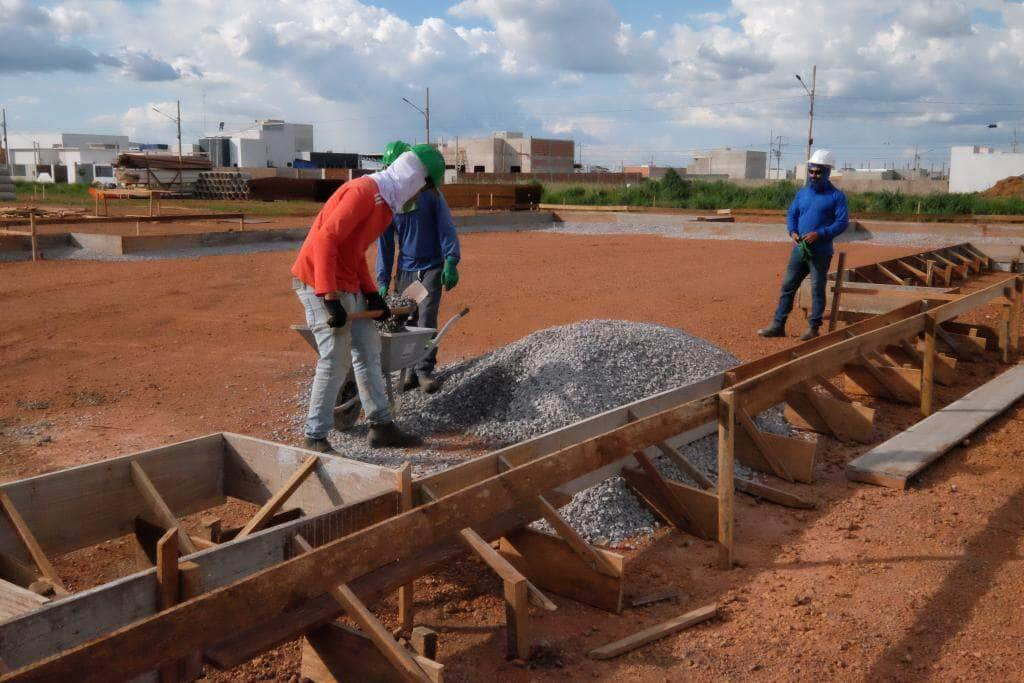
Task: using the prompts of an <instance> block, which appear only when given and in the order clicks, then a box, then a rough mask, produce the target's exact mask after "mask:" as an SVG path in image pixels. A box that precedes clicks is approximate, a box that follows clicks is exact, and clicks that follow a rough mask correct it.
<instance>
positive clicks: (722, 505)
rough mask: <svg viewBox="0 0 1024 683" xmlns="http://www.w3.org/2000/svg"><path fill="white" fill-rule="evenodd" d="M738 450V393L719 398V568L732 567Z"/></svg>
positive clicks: (729, 393)
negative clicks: (734, 458)
mask: <svg viewBox="0 0 1024 683" xmlns="http://www.w3.org/2000/svg"><path fill="white" fill-rule="evenodd" d="M735 450H736V393H735V392H734V391H732V390H728V391H723V392H721V393H719V394H718V564H719V566H720V567H721V568H722V569H729V568H731V567H732V522H733V494H734V489H733V487H734V486H735V483H734V482H733V476H734V475H733V457H734V455H735Z"/></svg>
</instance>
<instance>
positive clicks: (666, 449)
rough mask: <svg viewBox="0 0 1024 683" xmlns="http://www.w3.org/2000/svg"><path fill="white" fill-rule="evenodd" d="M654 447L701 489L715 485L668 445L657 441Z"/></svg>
mask: <svg viewBox="0 0 1024 683" xmlns="http://www.w3.org/2000/svg"><path fill="white" fill-rule="evenodd" d="M654 447H655V448H657V449H658V450H659V451H661V453H662V455H664V456H665V457H666V458H668V459H669V460H671V461H672V463H673V464H674V465H675V466H676V467H677V468H679V471H680V472H682V473H683V474H685V475H686V476H688V477H689V478H690V479H693V480H694V481H695V482H696V483H697V485H698V486H700V487H701V488H702V489H709V488H711V487H712V486H714V485H715V482H713V481H712V480H711V478H710V477H708V475H706V474H704V471H703V470H701V469H700V468H699V467H697V466H696V465H694V464H693V463H692V462H690V459H689V458H687V457H686V456H685V455H683V454H682V453H680V452H679V451H678V450H676V449H675V448H673V447H672V446H670V445H669V444H668V443H666V442H664V441H659V442H658V443H656V444H654Z"/></svg>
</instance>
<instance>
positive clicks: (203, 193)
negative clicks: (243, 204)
mask: <svg viewBox="0 0 1024 683" xmlns="http://www.w3.org/2000/svg"><path fill="white" fill-rule="evenodd" d="M250 180H251V179H250V177H249V174H248V173H231V172H226V171H203V172H201V173H200V174H199V178H198V179H197V180H196V183H195V185H194V186H193V188H192V193H193V194H194V195H195V196H196V197H200V198H201V199H248V198H249V182H250Z"/></svg>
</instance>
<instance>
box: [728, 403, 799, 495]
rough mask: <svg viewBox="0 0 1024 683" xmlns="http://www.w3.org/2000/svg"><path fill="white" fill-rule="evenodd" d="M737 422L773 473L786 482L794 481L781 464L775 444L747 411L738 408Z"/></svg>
mask: <svg viewBox="0 0 1024 683" xmlns="http://www.w3.org/2000/svg"><path fill="white" fill-rule="evenodd" d="M736 420H737V422H738V423H739V426H740V429H741V430H742V431H743V432H745V433H746V435H747V436H748V437H750V440H751V441H753V442H754V446H755V447H756V448H757V450H758V452H760V454H761V457H763V458H764V459H765V461H766V462H767V463H768V466H769V467H770V469H771V471H772V473H774V474H775V475H776V476H778V477H781V478H783V479H785V480H786V481H793V475H792V474H790V473H789V470H788V469H787V468H786V466H785V464H784V463H782V462H781V460H780V457H779V456H777V455H776V453H775V450H774V446H773V444H772V443H771V442H769V441H768V439H767V438H766V437H765V435H764V434H763V433H762V432H761V430H760V429H758V428H757V425H755V424H754V421H753V420H752V419H751V417H750V415H748V414H747V411H745V410H743V408H740V407H738V408H737V409H736Z"/></svg>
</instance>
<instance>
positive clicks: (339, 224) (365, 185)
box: [292, 176, 392, 295]
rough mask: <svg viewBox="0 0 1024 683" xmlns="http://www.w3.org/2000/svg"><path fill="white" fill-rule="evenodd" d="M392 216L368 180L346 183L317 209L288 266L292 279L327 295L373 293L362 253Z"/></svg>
mask: <svg viewBox="0 0 1024 683" xmlns="http://www.w3.org/2000/svg"><path fill="white" fill-rule="evenodd" d="M391 218H392V213H391V209H390V208H389V207H388V205H387V203H386V202H385V201H384V200H383V199H382V198H381V196H380V193H379V192H378V191H377V183H375V182H374V181H373V179H372V178H369V177H365V176H364V177H362V178H357V179H356V180H353V181H351V182H347V183H345V184H344V185H342V186H341V187H339V188H338V190H337V191H336V192H335V193H334V194H333V195H331V198H330V199H328V200H327V203H326V204H324V208H322V209H320V213H319V214H317V217H316V220H314V221H313V227H312V228H310V230H309V234H308V235H306V240H305V241H304V242H303V243H302V248H301V249H300V250H299V257H298V258H297V259H295V265H293V266H292V275H294V276H295V277H297V278H299V279H300V280H302V281H303V282H305V283H306V284H307V285H309V286H311V287H313V288H314V289H315V290H316V293H317V294H319V295H323V294H326V293H327V292H334V291H341V292H362V293H363V294H369V293H371V292H376V291H377V284H376V282H374V279H373V277H372V276H371V275H370V269H369V267H368V266H367V265H366V250H367V249H368V248H369V247H370V245H371V244H373V242H374V241H375V240H376V239H377V238H378V237H380V234H381V233H382V232H384V230H386V229H387V227H388V225H389V224H390V223H391Z"/></svg>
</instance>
